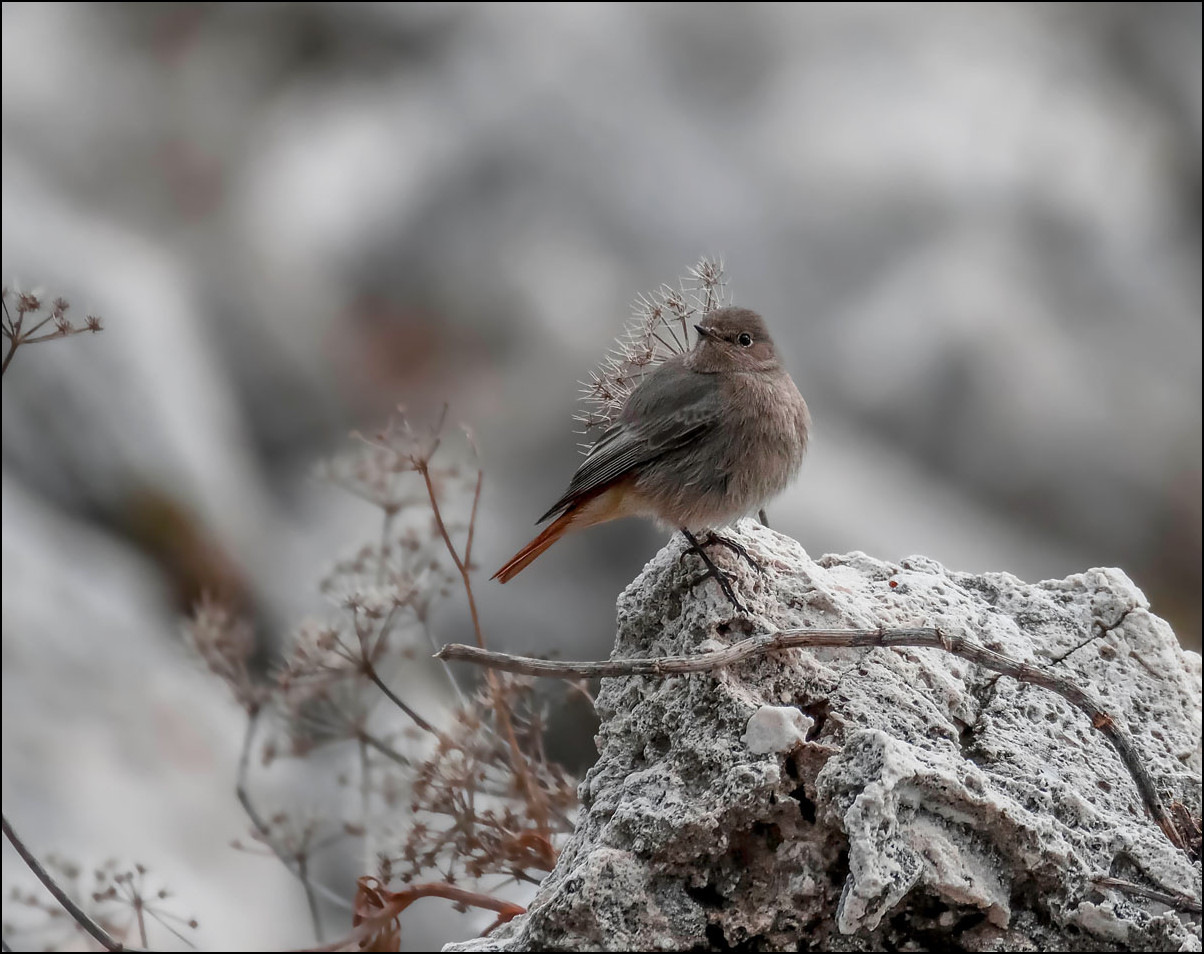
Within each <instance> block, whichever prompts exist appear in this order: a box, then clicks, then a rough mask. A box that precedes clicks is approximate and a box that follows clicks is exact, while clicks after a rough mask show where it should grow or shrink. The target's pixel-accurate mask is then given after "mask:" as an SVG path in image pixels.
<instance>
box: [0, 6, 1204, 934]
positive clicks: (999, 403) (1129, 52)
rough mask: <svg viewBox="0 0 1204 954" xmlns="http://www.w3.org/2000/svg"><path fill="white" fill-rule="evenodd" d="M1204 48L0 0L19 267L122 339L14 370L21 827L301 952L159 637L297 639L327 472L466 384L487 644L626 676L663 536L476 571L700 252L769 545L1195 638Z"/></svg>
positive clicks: (798, 27) (875, 26)
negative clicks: (999, 574)
mask: <svg viewBox="0 0 1204 954" xmlns="http://www.w3.org/2000/svg"><path fill="white" fill-rule="evenodd" d="M1200 19H1201V17H1200V5H1199V4H1195V3H1161V4H1160V3H1141V4H1127V3H1121V4H1059V3H1053V4H1017V3H1013V4H859V3H851V4H845V3H840V4H774V5H758V6H752V5H746V4H740V5H723V4H714V3H708V4H698V5H693V4H671V5H646V4H641V5H589V4H565V5H555V4H537V5H531V6H526V5H509V4H484V5H463V4H365V3H338V4H325V3H320V4H254V3H247V4H155V3H139V4H5V5H4V7H3V33H2V42H3V271H4V283H5V285H6V287H9V288H13V287H17V288H21V289H43V290H45V291H46V292H47V294H48V295H49V296H51V297H53V296H55V295H62V296H64V297H65V298H67V299H68V300H69V301H71V303H72V305H73V306H74V308H73V312H72V314H73V316H78V317H81V318H82V316H83V314H84V313H85V312H91V313H96V314H100V315H102V316H103V317H104V319H105V323H106V330H105V332H104V333H103V334H101V335H98V336H84V337H79V338H74V339H71V340H69V341H64V342H54V343H50V344H46V345H40V346H39V347H38V348H32V347H31V348H29V349H27V350H23V351H22V352H21V354H19V355H18V356H17V358H16V360H15V361H14V363H13V366H12V368H11V369H10V373H8V374H6V375H5V379H4V382H3V388H4V391H3V398H4V400H3V427H4V434H3V448H4V456H3V505H4V523H3V556H4V567H3V580H4V602H3V624H4V646H3V653H4V655H3V660H4V669H3V689H4V692H3V700H4V709H3V713H4V719H3V741H4V751H3V795H4V805H5V811H6V812H7V813H9V814H10V816H11V818H12V820H13V822H14V824H15V825H17V827H18V829H19V830H22V829H23V830H24V831H25V832H26V833H27V838H28V839H29V841H30V842H31V845H32V846H33V847H34V848H35V849H42V850H46V849H48V848H56V849H58V850H59V851H62V852H64V853H71V852H74V853H75V855H76V856H77V857H80V859H81V860H85V861H86V860H87V859H89V858H93V857H103V856H105V855H108V854H120V855H125V856H130V857H132V858H134V859H135V860H140V861H143V862H145V863H147V864H149V865H150V866H151V868H152V869H153V870H155V871H157V872H161V873H162V874H163V876H164V879H165V880H166V881H167V882H168V883H169V884H170V885H171V886H172V887H173V888H174V889H176V891H177V892H178V893H179V894H180V895H181V896H182V901H181V904H182V905H183V907H184V908H186V910H182V911H181V913H184V914H195V915H196V916H197V917H199V918H200V920H201V922H202V923H201V937H200V943H201V946H203V947H207V948H208V949H221V948H231V949H233V948H239V947H241V946H242V945H244V944H246V945H248V946H249V947H250V948H254V947H256V946H260V947H271V946H272V945H273V944H289V945H301V944H305V943H308V942H309V936H308V928H307V922H306V919H305V917H304V915H303V913H302V912H303V906H302V900H301V898H300V896H299V892H298V891H297V890H296V889H295V885H294V883H292V882H291V881H290V880H289V878H288V876H287V875H286V874H285V873H284V872H283V870H282V869H280V866H279V865H276V864H274V863H273V862H271V861H268V860H265V859H260V858H248V857H247V856H245V855H239V854H237V853H234V852H231V851H230V850H228V848H226V843H227V842H228V841H229V839H231V838H233V837H237V836H238V835H240V834H242V833H243V831H244V827H245V826H244V822H243V819H242V817H241V816H240V813H239V811H238V810H237V806H236V803H235V801H234V798H233V790H232V782H231V779H232V777H233V770H234V763H235V760H236V759H237V753H238V746H239V744H240V741H241V735H240V733H241V728H240V715H239V713H238V712H236V711H234V710H233V707H232V706H231V705H230V704H229V703H227V701H226V699H225V698H224V696H223V689H222V687H220V686H219V685H217V684H216V682H210V681H209V680H208V678H207V677H206V676H204V675H202V674H200V673H199V672H197V670H196V667H195V666H194V665H193V664H192V663H191V662H190V661H189V660H188V659H187V658H186V656H185V654H184V653H183V652H182V651H181V649H180V646H179V640H178V634H179V630H180V626H179V614H180V612H181V611H182V610H184V609H186V608H187V607H188V606H189V605H190V603H191V601H192V600H193V599H194V598H195V597H196V595H197V594H198V593H199V592H201V591H202V590H205V589H210V590H213V589H216V590H219V591H221V592H225V593H226V594H228V595H230V596H231V597H233V598H235V599H238V600H241V601H242V602H243V603H244V605H246V606H247V607H248V608H249V609H251V610H252V611H253V612H254V613H255V614H256V616H257V618H258V619H259V620H260V621H261V624H262V628H263V630H264V632H265V633H267V634H269V635H273V636H275V637H277V638H278V636H279V634H280V633H283V632H284V631H286V630H287V628H288V627H289V626H290V625H292V624H293V623H294V622H296V621H297V620H299V619H300V618H301V617H302V616H303V615H305V614H306V613H311V612H315V611H320V610H321V609H322V603H321V601H320V599H319V598H318V596H317V590H316V585H315V584H316V581H317V580H318V578H319V576H320V574H321V573H322V571H323V570H324V568H325V567H326V566H327V565H328V564H329V562H330V561H331V560H332V559H333V558H334V557H335V556H336V555H339V554H341V553H346V552H347V551H348V550H349V549H351V548H352V547H353V546H354V545H356V544H358V543H360V542H361V541H363V540H366V539H369V538H371V537H372V536H373V534H374V533H375V532H376V530H377V527H378V523H377V515H376V513H375V512H373V511H372V510H371V509H370V508H368V507H367V506H364V505H361V504H359V503H357V502H356V501H354V500H352V499H350V498H348V497H346V496H345V495H343V494H340V493H339V492H338V491H336V490H333V489H331V488H329V487H325V486H322V485H320V484H318V483H316V482H314V481H313V480H312V479H311V474H312V469H313V466H314V464H315V462H317V461H318V460H320V459H322V458H324V457H326V456H328V455H330V454H332V453H334V452H336V451H338V450H339V449H341V448H342V447H344V446H345V445H346V441H347V434H348V432H349V431H350V430H351V429H353V428H361V429H369V428H373V427H375V426H377V425H379V424H381V423H383V422H384V421H385V420H386V419H387V417H388V415H389V413H390V411H391V410H392V409H393V408H394V407H395V406H396V405H397V404H398V403H404V404H405V405H406V406H407V408H408V409H409V411H410V414H411V416H412V417H414V418H415V419H417V420H421V419H422V418H424V417H426V416H430V415H433V414H435V413H436V412H437V410H438V408H439V406H440V405H441V404H442V402H444V401H447V402H450V405H451V415H452V418H453V419H454V420H459V421H464V422H465V423H467V424H469V425H471V427H472V429H473V430H474V432H475V433H476V435H477V438H478V441H479V443H480V446H481V449H482V456H483V460H484V465H485V469H486V483H485V490H484V496H483V499H482V507H481V522H480V527H479V530H478V544H477V551H476V552H477V554H478V560H479V563H480V565H481V570H482V571H483V572H481V573H480V574H479V575H478V580H479V582H478V599H479V601H480V603H481V607H482V612H483V614H484V619H485V628H486V635H487V636H488V637H489V638H490V639H491V641H492V642H493V644H494V645H495V646H497V647H508V648H512V649H515V650H523V651H530V652H553V651H555V652H559V653H561V654H563V655H565V656H570V657H572V656H576V657H581V656H598V655H600V654H604V653H605V652H606V651H607V650H608V647H609V643H610V639H611V636H612V627H613V619H614V601H615V597H616V595H617V593H618V592H619V590H620V589H621V588H622V587H623V586H624V585H625V584H626V583H627V582H628V581H629V580H630V579H631V578H632V577H633V576H634V575H635V573H636V571H637V570H638V569H639V567H640V566H642V565H643V563H644V562H645V561H646V560H647V559H648V558H650V557H651V556H652V554H653V553H654V552H655V550H656V549H657V548H658V546H659V545H660V544H661V543H662V542H663V540H664V535H663V534H661V533H659V532H658V531H657V530H655V529H654V528H653V527H651V526H648V525H645V524H643V523H640V522H634V521H629V522H624V523H622V524H618V525H610V526H606V527H601V528H597V529H594V530H591V531H590V532H588V533H586V534H581V535H578V536H577V537H575V538H569V539H566V540H565V541H564V542H562V543H561V544H559V545H558V547H557V548H556V551H554V552H555V553H556V557H555V558H545V559H544V560H541V561H539V562H537V563H536V564H534V565H533V566H532V567H531V568H530V569H529V570H527V571H526V572H525V573H524V574H523V575H522V576H520V577H519V578H518V579H516V580H515V581H514V582H513V583H511V584H509V585H508V586H506V587H501V586H498V585H497V584H489V583H487V582H486V580H487V578H488V575H489V573H491V572H492V571H493V570H494V569H495V568H496V567H497V566H498V565H500V563H501V562H502V561H503V560H504V559H505V558H507V557H508V556H509V555H510V554H511V553H513V552H514V551H515V550H516V549H517V548H518V547H519V546H520V545H521V544H522V543H524V542H526V540H527V539H528V538H529V537H530V536H531V533H532V526H531V524H532V521H533V520H534V518H535V517H536V516H537V515H538V514H539V513H541V512H542V511H543V510H544V509H545V508H546V506H547V504H548V503H550V502H551V501H552V500H553V499H555V497H556V496H557V495H558V494H559V493H560V492H561V490H562V489H563V487H564V486H565V484H566V483H567V480H568V478H569V476H570V475H571V473H572V471H573V469H574V467H575V466H576V464H577V462H578V460H579V458H578V456H577V454H578V452H577V448H576V441H577V440H578V438H577V436H576V435H574V434H573V432H572V425H571V422H570V416H571V414H572V412H573V410H574V404H575V401H576V396H577V387H578V385H577V382H578V381H579V380H580V379H583V378H585V377H586V376H587V375H588V373H589V371H590V369H591V368H592V367H593V365H594V364H595V363H596V362H597V360H598V359H599V358H600V357H601V355H602V353H603V352H604V351H605V350H606V349H607V348H608V347H609V345H610V344H611V341H612V339H613V338H614V336H615V335H616V334H617V333H618V332H619V331H620V330H621V326H622V324H623V321H624V319H625V318H626V316H627V315H628V313H629V308H630V303H631V301H632V299H633V298H634V297H635V295H636V294H637V293H639V292H641V291H645V290H648V289H651V288H654V287H656V286H657V285H659V284H660V283H661V282H665V281H670V282H671V281H674V280H675V279H676V278H677V277H678V276H679V275H681V274H682V273H683V271H684V269H685V267H686V266H687V265H689V264H692V263H693V262H694V261H696V260H697V259H698V257H699V256H701V255H722V256H723V258H724V260H725V263H726V266H727V273H728V275H729V278H730V282H731V283H730V286H729V288H730V292H731V295H732V297H733V298H734V300H735V301H736V302H737V303H738V304H743V305H748V306H750V307H754V308H756V309H758V310H760V311H762V312H763V313H764V314H765V315H766V316H767V317H768V319H769V321H770V324H771V327H772V329H773V331H774V335H775V338H776V339H777V340H778V341H779V342H780V344H781V347H782V349H783V350H784V351H785V353H786V355H787V359H788V364H789V367H790V369H791V370H792V372H793V373H794V377H795V379H796V380H797V382H798V383H799V386H800V389H801V390H802V392H803V394H804V395H805V396H806V398H807V400H808V402H809V403H810V405H811V409H812V413H813V416H814V419H815V431H814V440H813V444H812V446H811V450H810V454H809V456H808V459H807V461H806V463H805V464H804V468H803V473H802V476H801V478H800V480H799V481H798V482H797V484H796V485H795V486H794V487H793V488H792V489H791V490H790V491H789V492H787V493H786V494H784V495H783V496H782V497H781V498H780V499H779V500H777V501H776V502H775V503H774V504H773V505H772V507H771V508H770V518H771V522H772V524H773V526H774V527H775V528H777V529H779V530H781V531H783V532H785V533H787V534H790V535H791V536H793V537H795V538H797V539H798V540H799V541H800V542H802V544H803V545H804V546H805V547H806V548H807V550H808V551H809V552H811V553H813V554H820V553H824V552H828V551H835V552H844V551H848V550H864V551H866V552H868V553H870V554H873V555H874V556H876V557H881V558H884V559H890V560H895V559H899V558H902V557H904V556H907V555H909V554H913V553H923V554H926V555H928V556H930V557H933V558H935V559H937V560H940V561H941V562H943V563H945V564H946V565H947V566H949V567H953V568H957V569H963V570H972V571H983V570H1006V571H1009V572H1011V573H1014V574H1016V575H1017V576H1019V577H1021V578H1023V579H1025V580H1037V579H1042V578H1048V577H1061V576H1065V575H1067V574H1069V573H1072V572H1076V571H1078V570H1082V569H1085V568H1087V567H1091V566H1119V567H1121V568H1123V569H1124V570H1125V571H1126V572H1127V573H1128V574H1129V575H1130V576H1131V577H1132V578H1133V579H1134V580H1135V581H1136V582H1137V583H1138V585H1139V586H1141V587H1142V588H1143V589H1144V591H1145V592H1146V594H1147V595H1148V596H1149V598H1150V600H1151V603H1152V607H1153V610H1154V611H1155V612H1156V613H1158V614H1160V615H1162V616H1164V617H1166V618H1167V619H1169V620H1170V621H1171V622H1172V624H1173V625H1174V627H1175V631H1176V632H1177V633H1178V634H1179V636H1180V639H1181V640H1182V641H1183V642H1184V644H1185V645H1187V646H1189V647H1193V648H1198V647H1199V640H1200V590H1201V587H1200V572H1201V476H1200V475H1201V466H1200V463H1201V389H1200V384H1201V371H1200V366H1201V340H1200V339H1201V281H1200V274H1201V272H1200V260H1201V241H1200V237H1201V232H1200V219H1201V205H1200V200H1201V189H1200V186H1201V178H1200V154H1201V72H1200V47H1201V41H1200V36H1201V22H1200ZM437 626H438V632H439V636H440V638H442V639H443V640H445V641H453V640H454V641H461V640H464V638H465V636H466V634H467V629H466V614H465V613H464V611H463V609H462V608H459V607H458V606H455V605H453V606H449V607H447V608H446V609H445V610H444V612H443V613H442V614H441V615H440V616H439V618H438V620H437ZM582 731H585V732H586V733H588V728H586V729H584V730H582ZM345 873H346V874H347V875H348V876H349V877H350V876H354V875H355V874H358V873H360V871H359V870H356V865H355V864H349V865H348V867H347V869H346V872H345ZM4 874H5V881H6V883H8V882H10V881H12V880H14V879H15V878H17V877H18V874H19V873H18V872H16V871H15V866H14V863H13V856H12V855H11V853H9V851H8V849H7V846H6V849H5V855H4ZM273 879H274V880H273ZM248 901H251V904H250V905H248ZM427 903H428V904H431V905H432V907H434V905H433V903H431V902H427ZM252 906H253V910H247V909H248V908H250V907H252ZM484 920H487V918H486V919H484ZM473 923H475V922H473ZM404 930H405V937H406V943H407V945H408V946H412V947H415V948H418V949H421V946H422V945H423V944H425V943H428V942H429V941H434V940H437V939H439V938H441V937H444V936H449V934H451V933H456V932H457V931H458V932H459V933H460V934H466V933H468V932H469V930H471V928H470V927H463V926H461V928H456V927H453V926H449V923H448V922H447V920H446V919H445V915H444V913H443V912H442V911H439V912H435V911H433V910H431V911H426V912H423V911H422V910H421V909H418V912H417V913H416V914H415V915H414V916H413V917H410V918H409V919H408V920H407V921H406V923H405V926H404Z"/></svg>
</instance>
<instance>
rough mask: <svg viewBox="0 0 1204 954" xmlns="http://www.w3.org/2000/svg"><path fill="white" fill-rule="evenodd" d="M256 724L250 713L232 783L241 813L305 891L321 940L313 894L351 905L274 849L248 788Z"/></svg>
mask: <svg viewBox="0 0 1204 954" xmlns="http://www.w3.org/2000/svg"><path fill="white" fill-rule="evenodd" d="M258 724H259V711H258V710H256V711H253V712H251V713H250V714H249V715H248V717H247V731H246V734H245V735H244V736H243V742H242V753H241V754H240V755H239V757H238V778H237V781H236V782H235V786H234V793H235V795H236V796H237V797H238V803H239V804H240V805H242V808H243V811H244V812H246V813H247V817H248V818H249V819H251V825H252V826H253V827H254V829H255V831H256V832H257V833H258V834H259V837H260V838H262V839H263V843H264V844H265V845H267V846H268V848H269V849H270V850H271V852H272V854H274V855H275V856H276V857H277V858H278V859H279V860H280V863H281V864H283V865H284V867H285V868H287V869H288V870H289V871H290V872H291V873H292V874H293V875H294V876H295V877H296V878H297V879H298V880H299V881H300V882H301V886H302V888H303V889H304V891H305V900H306V903H307V904H308V905H309V911H310V917H311V918H313V922H314V933H315V934H316V935H318V936H319V937H321V930H322V927H321V924H320V923H319V921H318V905H317V899H316V898H315V896H314V895H315V892H316V893H317V894H321V895H322V897H324V898H325V899H326V900H327V901H330V902H331V903H332V904H335V905H337V906H338V907H340V908H343V909H344V910H348V911H349V910H351V904H350V902H349V901H348V900H347V899H346V898H344V897H343V896H342V895H341V894H339V893H338V892H337V891H334V890H332V889H331V888H328V887H326V886H325V885H324V884H322V883H321V882H313V881H311V880H310V878H309V872H308V870H307V867H306V864H305V859H304V857H300V856H293V855H290V854H288V853H286V852H285V851H284V850H283V849H281V848H280V847H278V846H277V844H276V842H275V840H274V839H273V838H272V832H271V828H270V826H269V825H268V823H267V821H265V820H264V817H263V816H262V815H261V814H259V810H258V809H257V808H256V807H255V803H254V802H252V801H251V793H250V791H249V790H248V788H247V777H248V775H249V774H250V767H251V742H252V740H253V738H254V736H255V729H256V727H257V726H258Z"/></svg>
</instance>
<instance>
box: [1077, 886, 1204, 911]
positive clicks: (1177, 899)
mask: <svg viewBox="0 0 1204 954" xmlns="http://www.w3.org/2000/svg"><path fill="white" fill-rule="evenodd" d="M1091 880H1092V883H1093V884H1094V885H1095V886H1096V887H1097V888H1112V889H1114V890H1116V891H1123V892H1124V893H1125V894H1135V895H1137V896H1138V897H1140V898H1149V899H1150V900H1151V901H1158V902H1160V903H1162V904H1166V905H1169V906H1170V907H1172V908H1175V909H1177V910H1179V911H1191V912H1194V913H1195V914H1199V913H1200V910H1201V908H1200V902H1199V901H1197V900H1196V899H1195V898H1192V897H1189V896H1188V895H1186V894H1179V893H1178V892H1175V893H1171V892H1170V891H1159V890H1158V889H1157V888H1147V887H1146V886H1145V885H1141V884H1134V883H1133V882H1132V881H1123V880H1122V879H1120V878H1092V879H1091Z"/></svg>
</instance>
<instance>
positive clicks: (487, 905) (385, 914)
mask: <svg viewBox="0 0 1204 954" xmlns="http://www.w3.org/2000/svg"><path fill="white" fill-rule="evenodd" d="M380 894H381V895H382V896H384V897H385V898H386V899H387V901H386V903H385V904H384V905H383V906H382V907H381V908H380V909H379V910H377V911H374V912H373V913H372V914H371V915H369V916H366V917H362V919H359V920H358V922H357V923H356V926H355V927H354V928H353V929H352V931H351V933H350V934H347V935H346V936H344V937H342V938H340V939H339V940H337V941H332V942H331V943H329V944H323V945H321V946H320V947H307V948H303V950H304V951H307V952H308V951H342V950H394V948H373V947H364V946H361V945H362V944H363V943H364V942H367V940H368V939H369V938H370V937H371V936H372V935H374V934H376V933H377V932H378V931H381V930H383V929H385V928H386V927H387V926H388V924H389V923H390V922H391V921H395V920H396V919H397V917H398V915H400V914H401V913H402V912H403V911H404V910H405V909H406V908H408V907H409V906H410V905H411V904H413V903H414V902H415V901H418V900H419V899H421V898H446V899H447V900H448V901H454V902H456V903H457V904H463V905H471V906H472V907H474V908H484V909H485V910H487V911H496V912H497V914H498V918H497V920H496V921H494V923H493V924H491V925H490V926H489V928H488V929H487V930H486V931H485V932H484V933H485V934H488V933H489V931H492V930H494V929H495V928H497V927H500V926H501V925H503V924H505V923H506V922H507V921H509V920H511V919H512V918H514V917H516V916H517V915H519V914H523V913H525V912H526V910H527V909H526V908H524V907H522V906H521V905H517V904H513V903H511V902H509V901H502V900H500V899H499V898H494V897H491V896H490V895H487V894H478V893H477V892H476V891H469V890H467V889H465V888H460V887H457V886H456V885H454V884H448V883H446V882H443V881H436V882H429V883H426V884H416V885H411V886H410V887H408V888H404V889H402V890H401V891H384V890H382V891H380ZM359 917H360V916H358V915H357V918H359Z"/></svg>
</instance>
